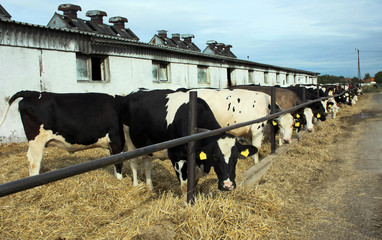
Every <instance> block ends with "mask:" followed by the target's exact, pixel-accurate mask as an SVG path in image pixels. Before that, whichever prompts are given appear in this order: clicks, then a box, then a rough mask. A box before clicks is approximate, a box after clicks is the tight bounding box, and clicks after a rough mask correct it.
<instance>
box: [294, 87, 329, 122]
mask: <svg viewBox="0 0 382 240" xmlns="http://www.w3.org/2000/svg"><path fill="white" fill-rule="evenodd" d="M303 88H305V87H304V86H290V87H287V89H289V90H291V91H293V92H295V93H296V94H297V95H298V96H300V97H301V98H303V92H304V90H303ZM305 94H306V95H305V97H306V100H316V99H318V96H317V91H316V90H315V89H312V88H305ZM326 102H327V101H326V100H324V101H320V102H316V103H312V104H310V105H309V108H310V109H311V110H312V112H313V115H314V117H315V118H316V119H319V120H321V121H325V120H326V115H327V110H326Z"/></svg>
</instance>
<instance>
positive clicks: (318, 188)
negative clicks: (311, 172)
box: [301, 94, 382, 239]
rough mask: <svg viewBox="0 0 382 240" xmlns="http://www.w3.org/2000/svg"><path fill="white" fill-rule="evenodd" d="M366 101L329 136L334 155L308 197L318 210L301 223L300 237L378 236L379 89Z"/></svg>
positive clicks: (381, 234) (381, 180)
mask: <svg viewBox="0 0 382 240" xmlns="http://www.w3.org/2000/svg"><path fill="white" fill-rule="evenodd" d="M369 103H370V104H368V105H367V106H362V111H361V113H360V114H357V115H353V116H351V117H346V118H344V119H343V120H344V121H347V122H348V123H350V124H344V126H343V128H346V129H345V130H346V131H345V133H343V134H341V135H339V136H336V138H335V141H334V143H333V142H331V143H329V142H328V144H330V145H331V147H330V151H334V152H335V156H336V159H335V161H334V164H332V166H331V167H330V169H326V171H327V174H326V176H327V179H326V181H322V182H320V184H318V185H315V186H314V189H312V193H311V195H310V196H309V197H308V198H307V200H306V204H307V208H311V209H316V210H317V212H318V215H319V216H318V218H312V220H311V221H308V222H305V223H303V224H304V225H305V226H304V227H303V229H305V231H304V232H302V233H301V235H302V238H306V239H382V104H381V103H382V94H374V95H373V96H372V97H371V99H370V101H369ZM351 139H358V140H357V141H349V140H351Z"/></svg>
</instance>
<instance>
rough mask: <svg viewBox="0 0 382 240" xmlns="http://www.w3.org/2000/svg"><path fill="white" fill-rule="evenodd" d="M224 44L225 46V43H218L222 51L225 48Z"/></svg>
mask: <svg viewBox="0 0 382 240" xmlns="http://www.w3.org/2000/svg"><path fill="white" fill-rule="evenodd" d="M224 46H225V45H224V43H218V44H216V47H217V49H218V50H220V51H222V50H223V49H224Z"/></svg>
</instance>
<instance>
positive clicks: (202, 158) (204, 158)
mask: <svg viewBox="0 0 382 240" xmlns="http://www.w3.org/2000/svg"><path fill="white" fill-rule="evenodd" d="M199 158H200V160H206V159H207V155H206V154H205V153H204V152H201V153H200V154H199Z"/></svg>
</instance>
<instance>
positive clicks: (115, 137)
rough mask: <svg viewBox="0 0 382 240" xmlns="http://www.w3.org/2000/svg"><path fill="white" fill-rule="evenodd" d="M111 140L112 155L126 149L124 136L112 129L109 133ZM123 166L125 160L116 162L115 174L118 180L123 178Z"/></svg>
mask: <svg viewBox="0 0 382 240" xmlns="http://www.w3.org/2000/svg"><path fill="white" fill-rule="evenodd" d="M109 137H110V142H109V147H110V148H109V150H110V155H113V154H117V153H121V152H122V151H123V150H124V146H125V141H124V138H123V137H121V136H120V135H119V134H118V132H117V133H116V132H115V131H110V133H109ZM122 168H123V162H121V163H116V164H114V176H115V177H116V178H117V179H118V180H122V178H123V176H122Z"/></svg>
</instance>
